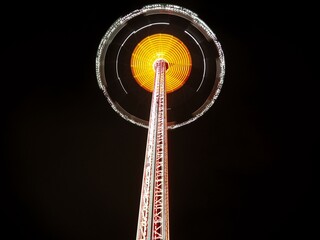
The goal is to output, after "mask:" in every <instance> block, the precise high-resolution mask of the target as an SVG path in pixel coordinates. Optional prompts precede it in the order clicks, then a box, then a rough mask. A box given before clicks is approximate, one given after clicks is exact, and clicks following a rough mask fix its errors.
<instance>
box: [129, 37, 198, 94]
mask: <svg viewBox="0 0 320 240" xmlns="http://www.w3.org/2000/svg"><path fill="white" fill-rule="evenodd" d="M159 59H163V60H165V62H166V63H167V64H168V66H167V71H166V92H167V93H170V92H174V91H176V90H178V89H179V88H181V87H182V86H183V85H184V84H185V82H186V81H187V80H188V78H189V76H190V72H191V67H192V61H191V54H190V52H189V50H188V48H187V47H186V45H185V44H184V43H183V42H182V41H181V40H180V39H178V38H176V37H175V36H173V35H170V34H164V33H158V34H154V35H151V36H148V37H146V38H144V39H143V40H142V41H140V42H139V43H138V44H137V46H136V47H135V49H134V50H133V53H132V55H131V62H130V66H131V72H132V75H133V77H134V79H135V80H136V82H137V83H138V84H139V85H140V86H141V87H142V88H144V89H145V90H147V91H149V92H152V91H153V87H154V77H155V71H154V65H155V63H156V62H157V61H158V60H159Z"/></svg>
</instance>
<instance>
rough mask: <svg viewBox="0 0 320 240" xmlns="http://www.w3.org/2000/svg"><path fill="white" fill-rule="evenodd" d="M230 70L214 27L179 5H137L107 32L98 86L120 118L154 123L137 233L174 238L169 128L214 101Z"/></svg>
mask: <svg viewBox="0 0 320 240" xmlns="http://www.w3.org/2000/svg"><path fill="white" fill-rule="evenodd" d="M224 73H225V62H224V55H223V51H222V48H221V46H220V43H219V42H218V40H217V38H216V36H215V34H214V33H213V32H212V31H211V29H210V28H209V27H208V26H207V25H206V24H205V23H204V22H203V21H202V20H201V19H199V18H198V16H197V14H195V13H193V12H192V11H190V10H188V9H186V8H183V7H180V6H177V5H171V4H153V5H147V6H145V7H143V8H141V9H138V10H135V11H133V12H131V13H129V14H128V15H126V16H124V17H121V18H119V19H118V20H117V21H116V22H114V24H113V25H112V26H111V27H110V28H109V29H108V31H107V32H106V34H105V35H104V37H103V38H102V40H101V42H100V45H99V48H98V52H97V57H96V74H97V78H98V84H99V87H100V88H101V89H102V91H103V93H104V95H105V96H106V98H107V100H108V102H109V104H110V105H111V107H112V108H113V109H114V110H115V111H116V112H117V113H118V114H120V116H121V117H123V118H124V119H126V120H128V121H130V122H132V123H134V124H136V125H138V126H142V127H145V128H147V129H148V135H147V143H146V151H145V160H144V170H143V177H142V187H141V197H140V208H139V215H138V224H137V233H136V240H156V239H161V240H169V179H168V141H167V131H168V129H174V128H177V127H180V126H183V125H186V124H189V123H191V122H193V121H194V120H196V119H197V118H199V117H200V116H202V115H203V114H204V113H205V112H206V111H207V110H208V109H209V108H210V107H211V106H212V105H213V103H214V101H215V100H216V98H217V97H218V95H219V93H220V90H221V87H222V84H223V79H224ZM150 102H151V106H150Z"/></svg>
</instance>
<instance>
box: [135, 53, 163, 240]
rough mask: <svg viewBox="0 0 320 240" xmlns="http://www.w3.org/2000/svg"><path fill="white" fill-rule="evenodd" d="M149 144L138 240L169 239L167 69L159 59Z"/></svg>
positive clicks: (150, 117) (147, 146) (153, 93)
mask: <svg viewBox="0 0 320 240" xmlns="http://www.w3.org/2000/svg"><path fill="white" fill-rule="evenodd" d="M154 68H155V78H154V89H153V92H152V100H151V108H150V116H149V127H148V136H147V145H146V152H145V161H144V169H143V179H142V188H141V196H140V207H139V216H138V226H137V235H136V240H169V184H168V146H167V94H166V70H167V68H168V64H167V62H166V61H165V60H163V59H159V60H157V61H156V62H155V64H154Z"/></svg>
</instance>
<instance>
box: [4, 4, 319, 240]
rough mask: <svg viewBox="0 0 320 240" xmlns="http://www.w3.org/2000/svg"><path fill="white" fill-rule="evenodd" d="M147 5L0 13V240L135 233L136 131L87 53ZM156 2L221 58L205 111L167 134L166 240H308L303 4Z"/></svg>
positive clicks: (85, 239) (309, 148)
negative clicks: (216, 91) (175, 8)
mask: <svg viewBox="0 0 320 240" xmlns="http://www.w3.org/2000/svg"><path fill="white" fill-rule="evenodd" d="M106 2H107V1H106ZM133 2H135V3H133ZM154 2H155V1H132V2H131V3H129V4H125V3H123V2H121V3H120V2H117V3H114V4H112V6H111V5H108V4H107V3H105V4H102V5H101V4H100V5H99V4H94V3H93V2H88V3H85V2H84V3H77V4H76V5H72V6H71V5H70V6H67V5H63V4H54V3H48V4H45V3H42V5H41V4H40V5H36V4H34V5H30V3H28V4H25V5H17V6H16V5H15V4H11V5H8V6H7V7H4V8H3V12H6V13H7V14H8V15H6V17H5V16H2V17H1V26H3V27H2V37H1V38H2V41H3V42H4V43H3V44H2V50H1V52H2V53H1V55H2V60H3V64H2V67H3V69H4V71H3V70H2V74H1V84H2V88H1V89H2V94H1V98H2V100H1V103H2V113H3V114H2V117H1V118H2V124H1V126H2V128H3V130H2V134H1V136H2V141H3V144H2V146H3V151H1V159H2V160H1V168H0V169H1V170H2V172H1V179H0V180H1V183H2V184H3V186H2V187H1V202H2V204H1V213H0V214H1V218H2V221H3V223H2V225H1V228H0V229H1V237H0V238H1V239H3V240H7V239H33V240H38V239H42V240H67V239H68V240H70V239H76V240H89V239H90V240H102V239H104V240H106V239H107V240H109V239H110V240H111V239H112V240H129V239H130V240H132V239H135V234H136V225H137V218H138V207H139V198H140V188H141V180H142V170H143V161H144V154H145V142H146V137H147V129H145V128H142V127H138V126H136V125H133V124H131V123H129V122H127V121H125V120H124V119H123V118H121V117H120V116H119V115H118V114H117V113H116V112H115V111H114V110H113V109H112V108H111V107H110V105H109V104H108V102H107V100H106V98H105V97H104V95H103V93H102V91H101V90H100V89H99V87H98V84H97V78H96V75H95V57H96V52H97V49H98V46H99V43H100V40H101V38H102V37H103V35H104V34H105V32H106V31H107V29H108V28H109V27H110V26H111V25H112V24H113V23H114V21H116V20H117V19H118V18H119V17H121V16H124V15H125V14H128V13H129V12H131V11H133V10H135V9H140V8H141V7H143V6H144V5H147V4H151V3H154ZM156 3H158V1H156ZM169 3H172V4H177V5H180V6H183V7H186V8H188V9H190V10H191V11H193V12H195V13H197V14H198V16H199V17H200V18H201V19H202V20H203V21H204V22H205V23H206V24H207V25H208V26H209V27H210V28H211V29H212V30H213V32H214V33H215V34H216V36H217V38H218V40H219V42H220V43H221V45H222V49H223V51H224V54H225V61H226V75H225V82H224V84H223V87H222V91H221V93H220V95H219V97H218V99H217V100H216V102H215V103H214V105H213V106H212V107H211V108H210V109H209V111H208V112H206V113H205V114H204V115H203V116H202V117H200V118H199V119H198V120H197V121H195V122H193V123H191V124H189V125H187V126H184V127H181V128H178V129H175V130H171V131H169V133H168V134H169V135H168V142H169V144H168V148H169V153H168V155H169V182H170V235H171V239H172V240H188V239H190V240H191V239H193V240H194V239H196V240H197V239H215V240H226V239H228V240H231V239H237V240H238V239H246V240H251V239H252V240H253V239H254V240H267V239H268V240H269V239H270V240H271V239H272V240H274V239H292V238H299V239H311V236H313V235H314V234H315V230H316V228H318V226H316V225H315V221H314V218H315V206H316V204H315V202H316V201H315V200H314V192H315V189H314V186H313V177H314V166H313V164H314V159H315V158H316V157H315V155H314V154H313V152H314V151H315V142H314V140H313V139H314V137H318V136H317V135H316V134H315V129H316V128H315V126H316V118H315V113H316V111H317V110H316V109H318V108H319V107H318V106H317V108H316V107H315V105H316V104H315V102H316V95H315V90H316V89H315V87H313V85H314V83H315V81H317V80H318V79H319V76H318V75H315V74H314V71H313V70H312V67H311V66H312V65H313V64H314V58H315V53H314V48H315V44H314V43H315V41H314V40H313V37H314V34H315V32H316V31H317V30H318V29H317V28H316V27H315V15H314V6H311V5H308V4H306V3H305V4H303V5H298V4H294V3H290V5H287V6H282V5H277V4H276V2H259V3H258V2H257V3H254V4H249V3H241V4H240V3H238V4H236V5H234V4H231V3H226V2H224V3H214V2H212V3H210V6H208V5H207V2H206V1H201V0H199V1H190V0H186V1H171V2H169ZM2 236H6V237H2ZM313 238H314V237H312V239H313Z"/></svg>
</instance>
